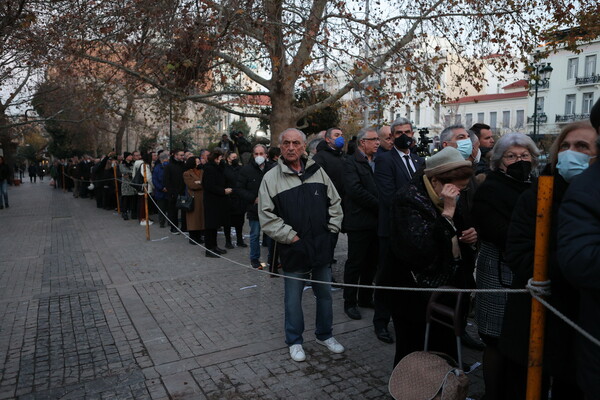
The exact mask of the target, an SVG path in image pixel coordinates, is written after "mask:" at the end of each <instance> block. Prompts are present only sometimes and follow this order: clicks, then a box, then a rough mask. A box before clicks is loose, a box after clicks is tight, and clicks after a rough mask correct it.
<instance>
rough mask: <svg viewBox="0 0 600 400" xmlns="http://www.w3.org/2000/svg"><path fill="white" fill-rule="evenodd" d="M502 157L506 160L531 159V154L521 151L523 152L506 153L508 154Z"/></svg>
mask: <svg viewBox="0 0 600 400" xmlns="http://www.w3.org/2000/svg"><path fill="white" fill-rule="evenodd" d="M502 158H504V159H505V160H506V161H516V160H522V161H531V154H529V153H523V154H513V153H508V154H505V155H503V156H502Z"/></svg>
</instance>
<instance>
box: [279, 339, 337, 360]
mask: <svg viewBox="0 0 600 400" xmlns="http://www.w3.org/2000/svg"><path fill="white" fill-rule="evenodd" d="M338 344H339V343H338ZM290 356H291V357H292V360H294V361H298V362H300V361H304V360H306V354H304V349H303V348H302V345H301V344H293V345H291V346H290Z"/></svg>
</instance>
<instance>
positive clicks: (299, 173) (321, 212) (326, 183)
mask: <svg viewBox="0 0 600 400" xmlns="http://www.w3.org/2000/svg"><path fill="white" fill-rule="evenodd" d="M279 144H280V147H281V157H280V158H279V160H278V163H277V165H276V166H275V167H273V168H272V169H271V170H269V172H267V173H266V174H265V176H264V178H263V181H262V183H261V185H260V189H259V197H258V217H259V220H260V225H261V228H262V229H263V231H264V232H265V233H266V234H267V235H269V236H270V237H271V238H272V239H273V240H275V241H276V242H277V244H276V245H277V246H278V249H279V253H280V258H281V264H282V267H283V274H284V275H285V276H286V279H285V280H284V288H285V294H284V304H285V341H286V343H287V344H288V346H289V350H290V356H291V358H292V360H294V361H304V360H305V359H306V355H305V353H304V349H303V348H302V344H303V342H304V339H303V337H302V334H303V332H304V315H303V312H302V293H303V291H304V281H302V280H300V279H307V278H311V279H314V280H316V281H320V282H322V283H314V282H313V283H312V289H313V292H314V294H315V297H316V299H317V314H316V324H315V325H316V329H315V336H316V337H317V343H319V344H321V345H323V346H326V347H327V348H328V349H329V350H330V351H331V352H333V353H342V352H343V351H344V347H343V346H342V345H341V344H339V343H338V342H337V340H335V338H334V337H333V333H332V324H333V307H332V305H333V302H332V297H331V284H330V283H329V282H331V268H330V265H331V262H332V260H333V249H334V243H335V242H334V241H335V238H336V235H337V233H338V232H339V231H340V228H341V224H342V218H343V213H342V206H341V199H340V196H339V194H338V192H337V190H336V189H335V186H334V185H333V183H332V182H331V180H330V179H329V177H328V176H327V174H326V173H325V171H324V170H323V169H322V168H321V167H320V166H319V165H318V164H316V163H315V162H314V161H312V160H308V161H306V160H305V159H304V158H303V155H304V152H305V147H306V136H305V135H304V133H302V132H301V131H299V130H297V129H293V128H290V129H286V130H285V131H283V132H282V133H281V135H280V138H279Z"/></svg>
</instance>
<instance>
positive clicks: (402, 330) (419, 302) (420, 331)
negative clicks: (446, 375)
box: [385, 291, 458, 366]
mask: <svg viewBox="0 0 600 400" xmlns="http://www.w3.org/2000/svg"><path fill="white" fill-rule="evenodd" d="M428 297H429V296H428V294H426V293H420V292H399V291H395V292H393V293H388V294H387V295H386V296H385V298H386V299H387V300H388V301H387V306H388V307H389V310H390V313H391V316H392V320H393V321H394V332H395V334H396V354H395V356H394V366H396V364H398V362H399V361H400V360H401V359H402V358H404V357H405V356H407V355H408V354H410V353H412V352H414V351H422V350H423V348H424V346H425V312H426V309H427V301H428ZM428 350H429V351H438V352H442V353H445V354H448V355H449V356H451V357H452V358H454V359H455V360H456V359H457V358H458V353H457V351H456V337H455V336H454V331H453V330H452V329H449V328H447V327H445V326H441V325H440V324H437V323H432V324H431V330H430V333H429V347H428Z"/></svg>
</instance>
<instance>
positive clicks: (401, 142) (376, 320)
mask: <svg viewBox="0 0 600 400" xmlns="http://www.w3.org/2000/svg"><path fill="white" fill-rule="evenodd" d="M391 131H392V138H393V139H394V146H393V147H392V148H391V150H390V151H388V152H386V153H381V154H379V155H378V156H377V158H375V182H376V183H377V189H378V190H379V225H378V232H377V234H378V236H379V260H380V265H381V264H382V263H385V262H386V259H387V252H388V249H389V242H390V207H391V205H392V204H391V203H392V199H393V197H394V195H395V194H396V192H397V191H398V190H400V189H402V187H404V186H405V185H406V184H407V183H408V182H409V181H410V180H411V179H412V177H413V175H414V174H415V172H416V171H417V170H419V169H421V168H422V167H423V165H424V160H423V158H422V157H419V156H418V155H416V154H414V153H412V152H411V148H412V147H413V145H414V139H413V136H414V135H415V132H414V130H413V127H412V124H411V122H410V121H409V120H408V119H406V118H398V119H396V120H395V121H394V123H392V125H391ZM384 310H385V308H384V306H383V305H382V303H381V301H380V299H379V296H378V293H377V291H375V315H374V316H373V326H374V328H375V334H376V335H377V338H378V339H379V340H381V341H383V342H386V343H393V339H392V337H391V335H390V334H389V332H388V329H387V325H388V323H389V321H390V314H389V312H388V311H387V310H385V311H384Z"/></svg>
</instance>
